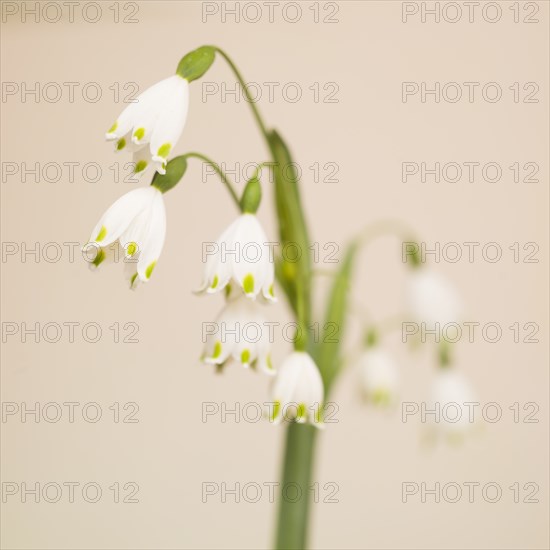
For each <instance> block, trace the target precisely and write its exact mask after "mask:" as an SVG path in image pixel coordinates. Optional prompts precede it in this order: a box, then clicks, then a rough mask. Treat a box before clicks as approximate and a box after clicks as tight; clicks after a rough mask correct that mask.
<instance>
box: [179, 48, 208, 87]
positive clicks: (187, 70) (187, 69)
mask: <svg viewBox="0 0 550 550" xmlns="http://www.w3.org/2000/svg"><path fill="white" fill-rule="evenodd" d="M215 58H216V51H215V50H214V48H212V47H211V46H201V47H200V48H197V49H196V50H193V51H192V52H189V53H188V54H187V55H186V56H184V57H183V58H182V59H181V61H180V62H179V64H178V68H177V69H176V74H178V75H179V76H181V77H182V78H185V79H186V80H187V81H188V82H193V80H197V79H198V78H200V77H201V76H203V75H204V73H206V71H207V70H208V69H209V68H210V66H211V65H212V63H214V59H215Z"/></svg>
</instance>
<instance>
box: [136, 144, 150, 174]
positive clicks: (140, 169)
mask: <svg viewBox="0 0 550 550" xmlns="http://www.w3.org/2000/svg"><path fill="white" fill-rule="evenodd" d="M132 162H133V163H134V165H135V166H134V174H135V176H136V177H141V176H142V175H143V174H144V173H145V172H147V171H148V170H149V169H150V168H151V166H153V161H152V159H151V153H150V151H149V147H147V146H144V147H140V148H139V149H138V150H137V151H135V152H134V154H133V158H132Z"/></svg>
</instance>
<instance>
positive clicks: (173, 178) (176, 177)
mask: <svg viewBox="0 0 550 550" xmlns="http://www.w3.org/2000/svg"><path fill="white" fill-rule="evenodd" d="M186 170H187V159H186V158H185V156H184V155H181V156H179V157H175V158H173V159H172V160H171V161H170V162H168V164H167V165H166V174H159V173H158V172H156V173H155V176H154V177H153V181H152V182H151V185H152V186H153V187H156V188H157V189H158V190H159V191H161V192H162V193H166V191H169V190H170V189H172V187H175V186H176V185H177V184H178V183H179V181H180V179H181V178H182V177H183V175H184V174H185V171H186Z"/></svg>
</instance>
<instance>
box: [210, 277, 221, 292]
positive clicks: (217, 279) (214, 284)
mask: <svg viewBox="0 0 550 550" xmlns="http://www.w3.org/2000/svg"><path fill="white" fill-rule="evenodd" d="M219 282H220V279H219V277H218V276H217V275H214V279H213V280H212V284H211V285H210V288H212V289H214V288H216V287H217V286H218V283H219Z"/></svg>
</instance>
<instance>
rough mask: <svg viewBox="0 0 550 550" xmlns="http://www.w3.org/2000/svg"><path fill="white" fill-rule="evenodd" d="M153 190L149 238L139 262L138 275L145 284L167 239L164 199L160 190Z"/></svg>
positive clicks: (146, 239)
mask: <svg viewBox="0 0 550 550" xmlns="http://www.w3.org/2000/svg"><path fill="white" fill-rule="evenodd" d="M151 189H153V190H154V192H155V193H156V194H155V198H154V202H153V205H152V207H151V216H150V220H149V228H148V233H147V237H146V238H145V242H144V243H143V250H141V252H140V256H139V262H138V275H139V278H140V279H141V280H142V281H143V282H146V281H148V280H149V278H150V277H151V273H152V272H153V269H154V267H155V264H156V262H157V260H158V258H159V256H160V253H161V252H162V247H163V246H164V239H165V237H166V209H165V207H164V198H163V196H162V193H161V192H160V191H159V190H158V189H155V188H154V187H151Z"/></svg>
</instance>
